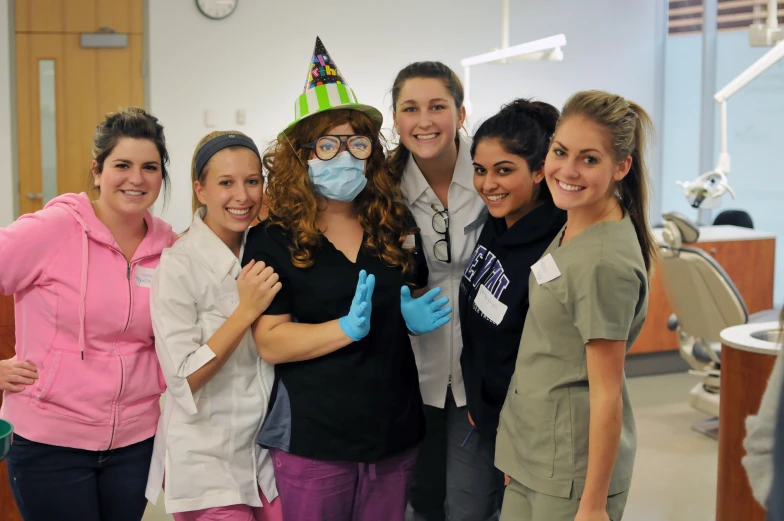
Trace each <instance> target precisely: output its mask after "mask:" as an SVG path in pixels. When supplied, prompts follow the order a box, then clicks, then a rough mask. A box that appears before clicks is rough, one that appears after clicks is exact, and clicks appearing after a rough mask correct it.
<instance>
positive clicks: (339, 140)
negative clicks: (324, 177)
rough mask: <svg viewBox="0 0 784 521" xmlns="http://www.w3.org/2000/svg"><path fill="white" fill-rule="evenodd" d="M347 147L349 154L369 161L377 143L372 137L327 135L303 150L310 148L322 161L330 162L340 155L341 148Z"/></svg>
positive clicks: (307, 145)
mask: <svg viewBox="0 0 784 521" xmlns="http://www.w3.org/2000/svg"><path fill="white" fill-rule="evenodd" d="M344 145H345V149H346V150H348V153H349V154H351V155H352V156H354V157H355V158H357V159H361V160H364V159H368V158H369V157H370V155H371V154H372V153H373V148H374V146H375V141H374V140H373V138H372V137H370V136H363V135H360V134H352V135H340V136H338V135H329V134H325V135H323V136H321V137H320V138H318V139H317V140H316V141H314V142H312V143H307V144H305V145H302V148H309V149H311V150H313V151H314V152H315V153H316V157H317V158H319V159H321V160H322V161H329V160H330V159H334V158H335V156H337V155H338V153H339V152H340V150H341V148H343V146H344Z"/></svg>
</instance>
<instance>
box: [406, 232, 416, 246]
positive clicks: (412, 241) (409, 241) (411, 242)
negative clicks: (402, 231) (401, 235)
mask: <svg viewBox="0 0 784 521" xmlns="http://www.w3.org/2000/svg"><path fill="white" fill-rule="evenodd" d="M414 248H416V237H415V236H414V234H413V233H412V234H409V235H407V236H406V240H405V241H403V249H406V250H413V249H414Z"/></svg>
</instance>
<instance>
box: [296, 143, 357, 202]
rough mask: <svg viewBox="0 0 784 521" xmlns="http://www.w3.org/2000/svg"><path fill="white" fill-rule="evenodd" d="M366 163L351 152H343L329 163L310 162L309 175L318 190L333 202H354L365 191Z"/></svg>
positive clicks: (318, 160) (315, 160)
mask: <svg viewBox="0 0 784 521" xmlns="http://www.w3.org/2000/svg"><path fill="white" fill-rule="evenodd" d="M364 171H365V161H364V160H362V159H357V158H355V157H354V156H352V155H351V154H350V153H349V152H341V153H340V154H338V155H336V156H335V157H334V158H333V159H330V160H329V161H322V160H321V159H311V160H310V161H308V175H309V176H310V180H311V181H313V184H314V185H316V190H318V192H319V193H320V194H321V195H323V196H324V197H326V198H327V199H332V200H333V201H342V202H344V203H347V202H349V201H353V200H354V198H356V196H357V195H359V193H360V192H361V191H362V190H364V189H365V185H367V178H366V177H365V175H364Z"/></svg>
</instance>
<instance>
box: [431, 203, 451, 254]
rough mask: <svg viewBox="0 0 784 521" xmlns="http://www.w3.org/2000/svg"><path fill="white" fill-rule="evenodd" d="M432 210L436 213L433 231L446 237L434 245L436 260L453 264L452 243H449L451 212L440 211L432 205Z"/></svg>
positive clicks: (432, 222)
mask: <svg viewBox="0 0 784 521" xmlns="http://www.w3.org/2000/svg"><path fill="white" fill-rule="evenodd" d="M430 208H432V209H433V211H434V212H435V214H433V219H432V221H431V224H432V225H433V231H435V232H436V233H438V234H440V235H443V236H444V238H443V239H440V240H438V241H436V243H435V244H434V245H433V255H434V256H435V258H436V260H439V261H441V262H446V263H450V262H452V243H451V242H450V241H449V210H446V209H444V210H439V209H438V208H437V207H436V205H434V204H431V205H430Z"/></svg>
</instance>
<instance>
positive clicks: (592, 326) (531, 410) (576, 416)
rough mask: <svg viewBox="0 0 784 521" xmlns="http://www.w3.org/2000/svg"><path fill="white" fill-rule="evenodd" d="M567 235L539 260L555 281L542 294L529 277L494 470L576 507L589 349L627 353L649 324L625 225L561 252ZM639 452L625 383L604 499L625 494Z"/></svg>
mask: <svg viewBox="0 0 784 521" xmlns="http://www.w3.org/2000/svg"><path fill="white" fill-rule="evenodd" d="M565 229H566V227H565V226H564V228H563V229H562V230H561V233H559V234H558V236H556V238H555V239H554V240H553V242H552V243H551V244H550V246H549V247H548V248H547V250H546V251H545V253H544V254H543V258H544V257H546V256H547V255H548V254H552V257H553V260H554V261H555V264H556V266H557V267H558V270H559V271H560V273H561V274H560V276H558V277H557V278H555V279H553V280H551V281H549V282H545V283H543V284H541V285H540V284H539V283H538V282H537V280H536V278H535V277H534V274H533V273H532V274H531V275H530V277H529V287H530V289H529V291H530V307H529V310H528V315H527V316H526V320H525V326H524V327H523V336H522V338H521V340H520V350H519V352H518V356H517V363H516V366H515V373H514V376H513V378H512V382H511V384H510V386H509V391H508V393H507V397H506V401H505V402H504V407H503V410H502V411H501V421H500V425H499V427H498V438H497V444H496V456H495V464H496V466H497V467H498V468H499V469H501V470H502V471H503V472H505V473H506V474H508V475H509V476H511V477H512V478H514V479H515V480H516V481H518V482H520V483H522V484H523V485H525V486H526V487H528V488H530V489H532V490H534V491H536V492H539V493H542V494H547V495H551V496H557V497H562V498H570V497H571V498H580V497H581V496H582V492H583V489H584V488H585V477H586V473H587V470H588V432H589V422H590V402H589V394H588V370H587V365H586V351H585V344H587V343H588V342H589V341H590V340H592V339H608V340H625V341H626V350H627V352H628V350H629V349H630V348H631V346H632V344H633V343H634V341H635V340H636V339H637V336H638V335H639V333H640V329H642V326H643V323H644V322H645V316H646V313H647V310H648V276H647V272H646V269H645V261H644V259H643V256H642V251H641V249H640V246H639V242H638V240H637V235H636V233H635V229H634V225H633V223H632V221H631V219H630V218H629V216H628V215H627V216H625V217H624V218H623V219H622V220H620V221H609V222H602V223H598V224H595V225H593V226H591V227H589V228H588V229H586V230H585V231H583V232H582V233H581V234H579V235H578V236H576V237H574V238H572V239H570V240H569V241H568V242H567V243H566V244H564V245H563V246H560V247H559V243H560V241H561V237H562V236H563V233H564V231H565ZM636 447H637V434H636V429H635V425H634V416H633V415H632V408H631V403H630V401H629V392H628V389H627V386H626V377H625V375H624V378H623V426H622V430H621V443H620V447H619V449H618V457H617V459H616V463H615V468H614V470H613V475H612V479H611V481H610V488H609V495H613V494H617V493H620V492H623V491H625V490H628V488H629V486H630V483H631V479H632V468H633V466H634V455H635V452H636Z"/></svg>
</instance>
